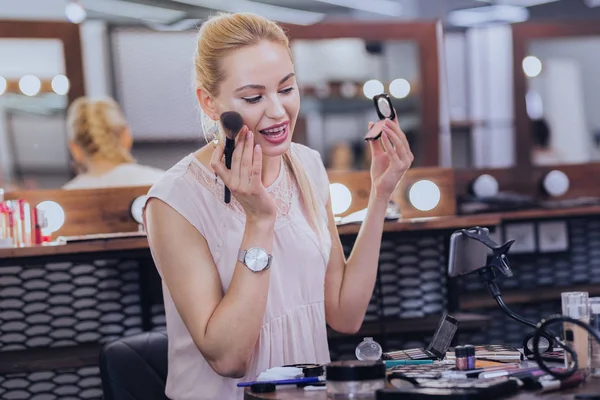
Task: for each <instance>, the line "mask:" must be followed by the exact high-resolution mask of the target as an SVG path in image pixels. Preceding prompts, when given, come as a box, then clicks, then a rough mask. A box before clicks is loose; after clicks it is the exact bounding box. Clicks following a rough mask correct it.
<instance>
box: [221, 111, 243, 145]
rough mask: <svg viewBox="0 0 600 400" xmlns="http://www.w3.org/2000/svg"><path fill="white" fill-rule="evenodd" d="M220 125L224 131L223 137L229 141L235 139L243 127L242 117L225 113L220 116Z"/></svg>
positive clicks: (232, 113) (229, 112)
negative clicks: (225, 136)
mask: <svg viewBox="0 0 600 400" xmlns="http://www.w3.org/2000/svg"><path fill="white" fill-rule="evenodd" d="M220 118H221V125H222V126H223V130H224V131H225V135H227V137H228V138H229V139H235V137H236V136H237V134H238V133H239V131H240V130H241V129H242V127H243V126H244V120H243V119H242V116H241V115H240V114H239V113H237V112H235V111H226V112H224V113H223V114H221V117H220Z"/></svg>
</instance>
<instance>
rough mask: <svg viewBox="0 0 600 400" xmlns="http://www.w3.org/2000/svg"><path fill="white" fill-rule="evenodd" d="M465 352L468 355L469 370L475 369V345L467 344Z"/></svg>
mask: <svg viewBox="0 0 600 400" xmlns="http://www.w3.org/2000/svg"><path fill="white" fill-rule="evenodd" d="M465 353H466V356H467V370H472V369H475V361H476V358H475V346H473V345H471V344H467V345H465Z"/></svg>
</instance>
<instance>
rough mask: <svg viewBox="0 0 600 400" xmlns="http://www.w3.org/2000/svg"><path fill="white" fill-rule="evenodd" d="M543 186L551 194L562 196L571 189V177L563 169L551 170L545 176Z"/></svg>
mask: <svg viewBox="0 0 600 400" xmlns="http://www.w3.org/2000/svg"><path fill="white" fill-rule="evenodd" d="M543 186H544V190H545V191H546V193H548V194H549V195H550V196H552V197H558V196H562V195H564V194H565V193H567V191H568V190H569V177H568V176H567V174H565V173H564V172H562V171H558V170H553V171H550V172H548V174H546V176H545V177H544V181H543Z"/></svg>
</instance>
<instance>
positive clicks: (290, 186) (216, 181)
mask: <svg viewBox="0 0 600 400" xmlns="http://www.w3.org/2000/svg"><path fill="white" fill-rule="evenodd" d="M191 157H192V162H190V163H189V165H188V169H187V171H186V173H187V174H189V175H191V176H192V177H193V178H194V179H195V180H196V181H197V182H199V183H200V184H201V185H202V186H204V187H205V188H206V189H208V191H209V192H210V193H212V195H213V196H215V197H216V198H217V199H218V200H219V201H220V202H221V203H222V204H223V205H225V206H226V207H228V208H230V209H231V210H233V211H234V212H235V213H237V214H239V215H244V214H245V212H244V209H243V207H242V205H241V204H240V202H238V201H237V200H236V199H235V197H234V196H231V201H230V202H229V204H225V202H224V201H223V197H224V195H225V185H224V183H223V181H222V180H221V179H220V178H215V175H214V174H213V173H211V172H210V171H209V170H208V168H206V166H204V165H203V164H201V163H200V162H199V161H198V160H197V159H196V158H195V157H194V156H193V155H192V156H191ZM292 181H293V179H292V177H291V174H290V173H289V171H288V167H287V165H286V163H285V162H284V161H283V160H282V161H281V169H280V171H279V175H278V177H277V179H276V180H275V182H273V184H272V185H271V186H269V187H268V188H267V192H268V193H270V194H271V196H273V198H274V199H275V205H276V206H277V217H278V218H280V217H284V216H286V215H287V214H288V213H289V212H290V209H291V208H292V202H293V200H294V198H296V197H297V195H298V189H297V187H296V184H295V183H292Z"/></svg>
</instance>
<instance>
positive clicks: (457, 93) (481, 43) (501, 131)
mask: <svg viewBox="0 0 600 400" xmlns="http://www.w3.org/2000/svg"><path fill="white" fill-rule="evenodd" d="M444 50H445V68H446V80H447V87H448V106H449V114H450V119H451V146H452V167H453V168H458V169H480V168H509V167H514V166H515V165H516V155H515V128H514V110H513V108H514V102H513V86H514V82H513V75H512V68H513V67H512V58H513V57H512V52H513V47H512V29H511V24H509V23H505V22H502V21H493V22H487V23H481V24H477V25H476V26H474V27H471V26H469V27H466V28H465V29H462V30H459V29H456V30H452V31H449V32H446V33H445V37H444Z"/></svg>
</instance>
